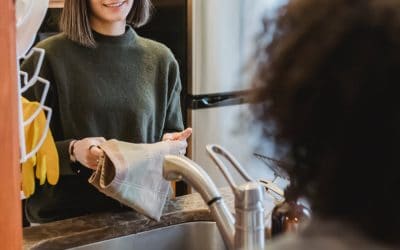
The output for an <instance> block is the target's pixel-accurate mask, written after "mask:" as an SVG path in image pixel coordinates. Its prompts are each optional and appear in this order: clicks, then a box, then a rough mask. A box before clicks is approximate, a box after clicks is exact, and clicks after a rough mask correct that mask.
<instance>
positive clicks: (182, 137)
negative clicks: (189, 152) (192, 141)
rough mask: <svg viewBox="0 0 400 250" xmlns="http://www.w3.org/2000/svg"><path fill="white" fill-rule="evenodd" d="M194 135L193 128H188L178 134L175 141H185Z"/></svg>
mask: <svg viewBox="0 0 400 250" xmlns="http://www.w3.org/2000/svg"><path fill="white" fill-rule="evenodd" d="M191 135H192V128H187V129H185V130H183V131H182V132H180V133H176V135H175V138H174V140H179V141H183V140H186V139H187V138H189V136H191Z"/></svg>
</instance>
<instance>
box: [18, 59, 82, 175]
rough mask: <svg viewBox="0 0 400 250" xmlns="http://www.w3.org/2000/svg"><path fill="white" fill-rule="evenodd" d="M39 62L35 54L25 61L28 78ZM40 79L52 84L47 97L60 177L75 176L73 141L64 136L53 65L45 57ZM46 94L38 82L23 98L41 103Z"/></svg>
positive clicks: (24, 68) (22, 68) (24, 65)
mask: <svg viewBox="0 0 400 250" xmlns="http://www.w3.org/2000/svg"><path fill="white" fill-rule="evenodd" d="M37 62H38V55H37V54H35V55H33V56H31V57H30V58H27V59H26V60H25V61H23V63H22V65H21V70H22V71H24V72H26V73H28V78H30V77H31V75H32V74H33V72H34V70H35V68H36V65H37ZM39 75H40V77H42V78H44V79H46V80H48V81H49V82H50V87H49V91H48V93H47V97H46V102H45V104H46V106H48V107H50V108H51V109H52V117H51V121H50V131H51V133H52V135H53V138H54V140H55V143H56V147H57V152H58V156H59V161H60V162H59V164H60V165H59V166H60V175H73V174H75V172H74V171H73V170H72V167H71V166H72V163H71V161H70V159H69V152H68V149H69V143H70V142H71V140H72V139H65V138H64V136H63V132H62V131H63V130H62V124H61V120H60V112H59V108H58V98H57V88H56V84H55V80H54V77H53V72H52V70H51V65H50V63H49V61H48V58H47V57H46V55H45V58H44V60H43V64H42V67H41V69H40V73H39ZM43 93H44V84H42V83H40V82H38V83H36V84H35V85H33V86H32V87H30V88H29V89H27V90H26V91H25V92H24V93H23V96H24V97H25V98H27V99H28V100H30V101H40V99H41V97H42V95H43Z"/></svg>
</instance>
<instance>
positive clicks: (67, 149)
mask: <svg viewBox="0 0 400 250" xmlns="http://www.w3.org/2000/svg"><path fill="white" fill-rule="evenodd" d="M150 9H151V3H150V0H124V1H121V0H88V1H81V0H66V1H65V4H64V9H63V13H62V16H61V20H60V28H61V30H62V31H63V33H61V34H58V35H55V36H53V37H50V38H48V39H46V40H43V41H41V42H40V43H39V44H38V45H37V47H40V48H43V49H45V51H46V56H45V60H44V63H43V66H42V70H41V73H40V74H41V76H42V77H44V78H46V79H49V80H50V82H51V87H50V89H49V94H48V97H47V100H48V101H47V104H46V105H48V106H50V107H51V108H52V109H53V118H52V121H51V124H50V126H51V129H52V132H53V135H54V138H55V140H56V144H57V150H58V152H59V155H60V179H59V183H58V184H57V185H56V186H46V185H44V186H40V187H38V190H37V191H36V192H35V194H34V195H33V196H31V197H30V198H29V199H28V200H27V202H26V214H27V217H28V219H29V220H30V221H31V222H39V223H43V222H49V221H54V220H60V219H64V218H70V217H75V216H79V215H84V214H88V213H93V212H99V211H105V210H108V211H110V210H120V209H121V205H120V204H119V203H118V202H116V201H115V200H111V199H110V198H107V197H106V196H105V195H103V194H102V193H100V192H98V191H97V190H96V189H95V187H93V186H91V185H90V184H89V183H88V178H89V176H90V175H91V174H92V171H93V170H94V169H96V168H97V162H98V161H97V160H98V159H99V157H100V155H101V154H102V151H101V150H99V149H98V148H97V147H94V146H96V145H99V144H101V143H103V142H104V141H105V140H108V139H117V140H120V141H125V142H130V143H154V142H158V141H161V140H163V138H171V136H172V137H173V138H177V139H176V140H182V141H185V140H186V138H187V136H188V135H187V133H186V132H185V133H183V134H180V132H178V131H181V130H183V122H182V112H181V109H180V107H181V105H180V92H181V81H180V76H179V67H178V63H177V61H176V59H175V57H174V55H173V54H172V53H171V51H170V50H169V49H168V48H167V47H166V46H164V45H163V44H160V43H158V42H155V41H152V40H150V39H146V38H143V37H141V36H139V35H138V34H137V33H136V32H135V30H134V28H135V27H139V26H142V25H144V24H145V23H146V22H147V20H148V19H149V15H150V14H149V13H150ZM34 62H35V58H31V59H30V60H27V61H25V62H24V64H23V65H22V68H23V69H24V70H25V71H27V72H31V71H32V69H33V65H34ZM41 91H42V89H41V88H40V87H39V86H38V87H35V88H34V89H31V90H30V91H28V93H27V94H26V97H27V98H28V99H31V100H32V99H33V100H37V99H39V98H40V96H41V93H42V92H41ZM172 132H174V133H176V132H178V133H177V134H178V135H177V136H176V134H172V135H170V133H172ZM180 135H182V136H180ZM189 135H190V134H189ZM166 143H170V144H171V147H173V145H177V144H174V143H173V142H172V141H171V140H168V141H167V142H166ZM180 145H186V143H183V144H180ZM184 147H185V146H183V148H179V149H178V151H184V150H185V148H184ZM89 148H90V150H89ZM123 209H124V208H123Z"/></svg>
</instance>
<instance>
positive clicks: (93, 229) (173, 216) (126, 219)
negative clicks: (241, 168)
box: [23, 188, 234, 250]
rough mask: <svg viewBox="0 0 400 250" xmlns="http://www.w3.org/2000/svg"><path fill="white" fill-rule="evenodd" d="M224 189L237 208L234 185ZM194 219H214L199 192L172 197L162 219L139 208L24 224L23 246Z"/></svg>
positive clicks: (61, 244)
mask: <svg viewBox="0 0 400 250" xmlns="http://www.w3.org/2000/svg"><path fill="white" fill-rule="evenodd" d="M220 192H221V195H222V197H223V198H224V200H225V202H226V203H227V205H228V207H230V209H231V210H233V203H234V201H233V200H234V197H233V195H232V193H231V191H230V189H229V188H223V189H220ZM190 221H212V217H211V214H210V213H209V210H208V207H207V205H206V204H205V203H204V202H203V200H202V199H201V197H200V195H199V194H198V193H194V194H190V195H185V196H180V197H177V198H175V199H171V200H168V201H167V202H166V205H165V207H164V210H163V215H162V216H161V219H160V221H159V222H157V221H154V220H152V219H148V218H147V217H145V216H143V215H141V214H139V213H137V212H135V211H124V212H119V213H99V214H92V215H87V216H82V217H76V218H72V219H67V220H62V221H56V222H51V223H46V224H42V225H39V226H33V227H28V228H24V230H23V249H51V250H55V249H66V248H70V247H76V246H80V245H85V244H89V243H93V242H98V241H102V240H107V239H112V238H116V237H120V236H125V235H130V234H135V233H139V232H143V231H148V230H151V229H154V228H160V227H165V226H169V225H174V224H179V223H184V222H190Z"/></svg>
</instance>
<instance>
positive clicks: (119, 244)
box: [71, 221, 227, 250]
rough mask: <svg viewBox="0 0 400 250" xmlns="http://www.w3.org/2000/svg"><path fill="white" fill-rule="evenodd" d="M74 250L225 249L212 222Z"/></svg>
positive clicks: (163, 230) (164, 229)
mask: <svg viewBox="0 0 400 250" xmlns="http://www.w3.org/2000/svg"><path fill="white" fill-rule="evenodd" d="M71 249H75V250H92V249H93V250H105V249H107V250H109V249H118V250H142V249H143V250H153V249H154V250H155V249H157V250H179V249H182V250H183V249H185V250H187V249H190V250H196V249H198V250H204V249H210V250H219V249H227V248H226V247H225V244H224V241H223V240H222V236H221V235H220V233H219V231H218V228H217V225H216V223H215V222H210V221H199V222H188V223H183V224H178V225H173V226H168V227H163V228H158V229H153V230H151V231H146V232H141V233H137V234H132V235H127V236H123V237H119V238H115V239H110V240H105V241H100V242H95V243H92V244H88V245H83V246H80V247H76V248H71Z"/></svg>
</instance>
